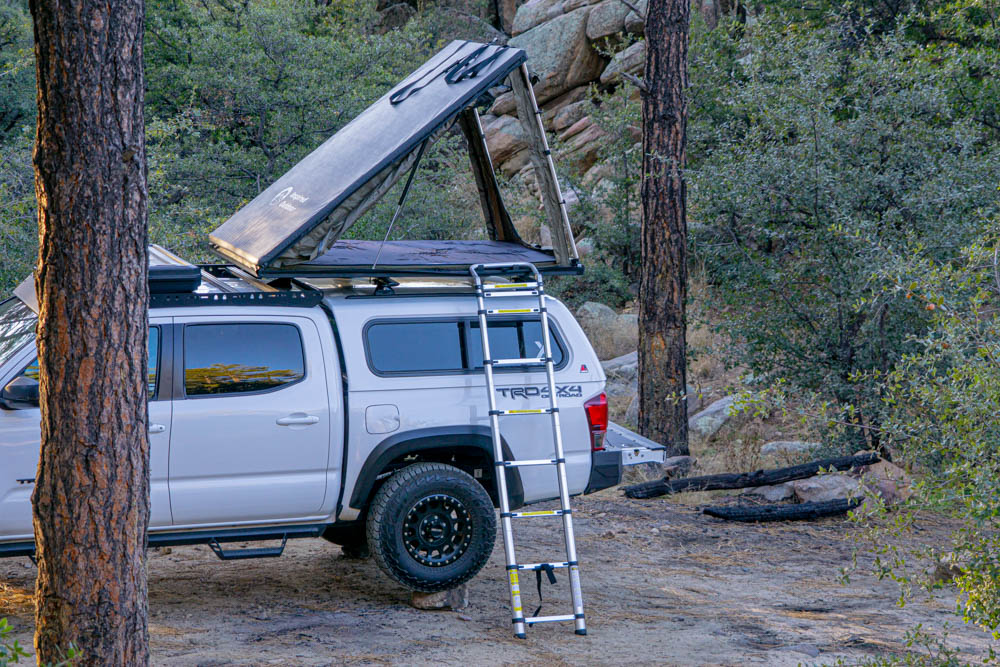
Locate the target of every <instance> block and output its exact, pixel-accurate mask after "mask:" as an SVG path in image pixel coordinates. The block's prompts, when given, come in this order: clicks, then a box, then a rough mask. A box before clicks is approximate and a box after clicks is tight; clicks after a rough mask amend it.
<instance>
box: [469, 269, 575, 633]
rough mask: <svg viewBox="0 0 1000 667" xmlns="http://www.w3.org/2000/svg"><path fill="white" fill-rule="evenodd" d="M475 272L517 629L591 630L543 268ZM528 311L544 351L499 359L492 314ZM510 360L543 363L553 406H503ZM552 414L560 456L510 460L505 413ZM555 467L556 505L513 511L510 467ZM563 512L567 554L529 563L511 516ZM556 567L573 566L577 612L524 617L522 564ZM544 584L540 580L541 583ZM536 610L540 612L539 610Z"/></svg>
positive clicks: (527, 567)
mask: <svg viewBox="0 0 1000 667" xmlns="http://www.w3.org/2000/svg"><path fill="white" fill-rule="evenodd" d="M469 270H470V272H471V274H472V278H473V280H474V281H475V288H476V299H477V301H478V304H479V332H480V335H481V336H482V338H483V370H484V372H485V374H486V392H487V398H488V401H489V417H490V431H491V432H492V436H493V461H494V465H495V466H496V468H495V470H496V475H495V478H496V480H497V491H498V495H499V497H500V524H501V526H502V528H503V545H504V552H505V554H506V560H507V583H508V585H509V586H510V604H511V609H512V610H513V623H514V635H515V636H516V637H518V638H521V639H523V638H524V637H525V627H526V626H529V625H534V624H536V623H553V622H560V621H573V623H574V625H575V628H576V634H578V635H585V634H587V624H586V621H585V619H584V616H583V593H582V591H581V590H580V567H579V564H578V562H577V558H576V539H575V538H574V536H573V511H572V509H570V506H569V485H568V483H567V481H566V458H565V454H564V452H563V442H562V431H561V429H560V428H559V406H558V404H557V401H556V380H555V368H554V366H553V362H552V343H551V342H550V339H549V318H548V313H547V312H546V309H545V290H544V287H543V285H542V274H541V273H540V272H539V271H538V268H537V267H535V265H534V264H529V263H511V264H479V265H475V266H472V267H470V269H469ZM515 274H516V275H533V276H534V278H533V280H530V281H528V282H518V283H509V282H506V283H505V282H496V281H495V279H494V282H484V278H485V279H486V280H489V278H488V277H487V276H493V277H495V276H501V275H515ZM525 296H534V297H537V298H538V306H537V307H531V308H501V307H497V308H491V307H487V305H486V300H487V299H490V300H493V299H503V298H510V297H525ZM524 313H538V315H539V319H540V321H541V325H542V332H541V333H542V355H543V356H542V357H541V358H535V359H494V358H493V356H492V354H491V352H490V336H489V326H488V319H489V318H490V317H496V316H503V315H514V314H524ZM505 366H508V367H509V366H517V367H531V366H544V367H545V373H546V376H547V378H548V384H549V406H548V407H546V408H534V409H525V410H498V409H497V400H496V385H495V382H494V377H493V370H494V369H495V368H502V367H505ZM537 414H547V415H549V416H550V417H551V420H552V437H553V442H554V443H555V452H554V454H555V456H554V457H553V458H548V459H526V460H521V461H507V460H505V459H504V455H503V447H502V444H501V442H502V441H501V439H500V418H501V417H514V418H516V417H518V416H523V415H537ZM547 465H554V466H555V467H556V476H557V478H558V480H559V503H560V508H559V509H557V510H544V511H535V512H511V511H510V497H509V496H508V495H507V476H506V474H505V471H506V469H507V468H512V467H518V466H547ZM552 516H557V517H562V523H563V533H564V538H565V542H566V560H565V561H562V562H554V563H530V564H519V563H518V562H517V556H516V552H515V550H514V531H513V526H512V525H511V520H512V519H520V518H527V517H552ZM554 569H567V570H569V585H570V593H571V595H572V599H573V613H572V614H565V615H562V616H535V617H525V615H524V610H523V608H522V606H521V588H520V580H519V577H518V573H519V572H520V571H523V570H529V571H535V572H536V574H537V576H539V577H540V576H541V574H540V573H541V572H545V573H546V574H548V575H549V578H550V580H552V579H553V577H552V571H553V570H554ZM539 587H540V586H539ZM536 613H537V612H536Z"/></svg>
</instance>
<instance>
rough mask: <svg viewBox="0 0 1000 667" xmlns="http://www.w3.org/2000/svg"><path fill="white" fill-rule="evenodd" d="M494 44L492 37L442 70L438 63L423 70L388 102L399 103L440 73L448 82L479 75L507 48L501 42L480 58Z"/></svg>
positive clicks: (459, 47)
mask: <svg viewBox="0 0 1000 667" xmlns="http://www.w3.org/2000/svg"><path fill="white" fill-rule="evenodd" d="M466 44H468V42H463V43H462V44H459V45H458V48H457V49H455V50H454V51H452V52H451V53H450V54H448V57H447V58H445V59H444V60H443V61H442V64H443V63H446V62H448V61H449V60H451V58H452V56H454V55H455V54H456V53H458V52H459V51H461V50H462V48H463V47H464V46H465V45H466ZM496 45H497V42H496V40H495V39H494V40H493V41H491V42H490V43H489V44H483V45H482V46H480V47H479V48H477V49H476V50H475V51H473V52H472V53H470V54H469V55H467V56H465V57H464V58H460V59H459V60H456V61H455V62H453V63H451V64H450V65H448V67H446V68H445V69H443V70H442V69H439V68H440V65H438V66H437V67H435V68H433V69H431V70H429V71H427V72H424V74H422V75H421V76H420V77H419V78H417V79H416V80H414V81H411V82H410V83H408V84H407V85H405V86H403V87H402V88H400V89H399V90H397V91H396V92H394V93H393V94H392V95H390V96H389V103H390V104H399V103H400V102H402V101H403V100H405V99H406V98H407V97H409V96H410V95H413V94H415V93H418V92H420V91H421V90H422V89H424V88H425V87H426V86H428V85H429V84H430V83H431V81H433V80H434V79H436V78H438V77H439V76H442V75H443V76H444V80H445V81H447V82H448V83H450V84H452V83H457V82H459V81H462V80H463V79H472V78H475V77H476V76H478V75H479V73H480V72H482V71H483V70H484V69H486V68H487V67H489V66H490V65H492V64H493V61H495V60H496V59H497V58H499V57H500V54H501V53H503V52H504V51H506V50H507V48H508V47H507V45H506V44H501V45H499V47H498V48H497V49H496V51H494V52H493V54H492V55H490V56H488V57H486V58H483V59H482V60H480V56H482V55H483V53H485V52H486V50H487V49H489V48H490V47H491V46H496ZM427 77H430V78H427Z"/></svg>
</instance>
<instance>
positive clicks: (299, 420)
mask: <svg viewBox="0 0 1000 667" xmlns="http://www.w3.org/2000/svg"><path fill="white" fill-rule="evenodd" d="M274 423H275V424H277V425H278V426H309V425H310V424H318V423H319V417H317V416H316V415H304V414H302V413H301V412H300V413H297V414H291V415H288V416H287V417H279V418H278V419H276V420H275V421H274Z"/></svg>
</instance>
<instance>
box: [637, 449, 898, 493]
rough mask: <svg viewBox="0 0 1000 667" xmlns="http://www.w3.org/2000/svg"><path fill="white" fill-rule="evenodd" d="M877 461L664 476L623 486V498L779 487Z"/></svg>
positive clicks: (874, 457)
mask: <svg viewBox="0 0 1000 667" xmlns="http://www.w3.org/2000/svg"><path fill="white" fill-rule="evenodd" d="M878 459H879V457H878V454H875V453H874V452H869V453H866V454H859V455H858V456H840V457H837V458H832V459H823V460H821V461H812V462H811V463H803V464H801V465H797V466H791V467H790V468H778V469H776V470H755V471H754V472H744V473H723V474H721V475H705V476H703V477H682V478H681V479H674V480H671V479H668V478H666V477H664V478H663V479H660V480H654V481H652V482H642V483H641V484H633V485H631V486H626V487H625V495H626V496H628V497H629V498H640V499H642V498H656V497H657V496H665V495H668V494H671V493H681V492H682V491H717V490H719V489H745V488H748V487H752V486H770V485H772V484H783V483H784V482H791V481H793V480H796V479H805V478H807V477H812V476H813V475H815V474H817V473H818V472H819V471H820V470H830V469H832V470H850V469H851V468H857V467H860V466H866V465H871V464H873V463H875V462H877V461H878Z"/></svg>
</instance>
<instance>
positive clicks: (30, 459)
mask: <svg viewBox="0 0 1000 667" xmlns="http://www.w3.org/2000/svg"><path fill="white" fill-rule="evenodd" d="M169 322H170V318H150V327H149V399H150V402H149V457H150V460H149V466H150V527H151V528H156V527H160V526H169V525H170V523H171V518H170V501H169V498H168V495H167V446H168V443H169V442H170V400H169V393H167V389H164V388H162V387H161V382H160V368H161V359H162V355H161V353H162V350H163V341H164V337H165V336H166V337H167V338H169V327H166V326H164V325H166V324H169ZM33 328H34V325H33V324H32V330H33ZM19 358H20V363H15V364H14V368H15V372H14V373H13V375H12V376H11V377H2V374H0V381H2V382H4V383H6V382H10V381H11V380H13V379H15V378H23V380H22V381H31V382H37V381H38V360H37V359H36V358H35V345H34V343H31V344H30V345H29V346H28V348H27V349H25V350H24V351H23V352H22V353H21V356H20V357H19ZM161 389H162V391H161ZM40 442H41V415H40V411H39V408H38V407H19V408H18V409H0V538H3V539H16V538H26V539H31V538H32V535H33V529H32V526H31V492H32V491H33V490H34V488H35V487H34V482H35V475H36V474H37V470H38V448H39V445H40Z"/></svg>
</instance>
